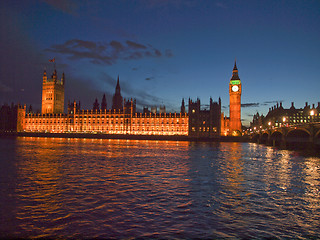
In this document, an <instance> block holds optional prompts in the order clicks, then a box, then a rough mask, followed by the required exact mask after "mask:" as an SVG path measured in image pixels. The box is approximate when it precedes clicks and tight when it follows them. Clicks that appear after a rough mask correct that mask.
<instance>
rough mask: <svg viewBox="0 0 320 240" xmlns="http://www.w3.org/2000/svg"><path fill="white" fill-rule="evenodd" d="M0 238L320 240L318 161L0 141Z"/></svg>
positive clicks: (173, 146) (289, 155)
mask: <svg viewBox="0 0 320 240" xmlns="http://www.w3.org/2000/svg"><path fill="white" fill-rule="evenodd" d="M0 156H1V160H0V162H1V165H0V187H1V193H0V203H1V210H0V211H1V212H0V219H1V222H0V236H1V238H8V237H9V238H20V237H24V238H26V237H27V238H34V237H35V238H80V239H88V238H107V239H110V238H111V239H128V238H129V239H135V238H139V239H149V238H152V239H159V238H161V239H186V238H187V239H194V238H201V239H208V238H211V239H216V238H223V239H229V238H230V239H243V238H256V239H261V238H275V239H290V238H298V239H309V238H320V233H319V225H320V191H319V189H320V158H318V157H304V156H302V155H300V154H299V153H296V152H294V151H287V150H278V149H276V148H272V147H267V146H264V145H258V144H254V143H195V142H187V141H181V142H178V141H141V140H107V139H67V138H66V139H63V138H37V137H16V138H14V137H12V138H0Z"/></svg>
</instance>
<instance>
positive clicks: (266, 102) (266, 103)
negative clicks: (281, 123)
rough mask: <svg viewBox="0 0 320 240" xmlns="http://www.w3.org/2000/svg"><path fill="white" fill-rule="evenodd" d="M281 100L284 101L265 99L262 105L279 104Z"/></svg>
mask: <svg viewBox="0 0 320 240" xmlns="http://www.w3.org/2000/svg"><path fill="white" fill-rule="evenodd" d="M279 102H284V101H283V100H273V101H265V102H263V103H261V105H262V106H268V105H271V104H272V105H273V104H277V103H279Z"/></svg>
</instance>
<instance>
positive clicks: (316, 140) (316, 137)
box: [314, 129, 320, 146]
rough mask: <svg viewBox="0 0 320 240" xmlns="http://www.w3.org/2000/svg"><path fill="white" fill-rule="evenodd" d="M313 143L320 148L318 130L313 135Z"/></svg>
mask: <svg viewBox="0 0 320 240" xmlns="http://www.w3.org/2000/svg"><path fill="white" fill-rule="evenodd" d="M314 143H315V144H317V145H319V146H320V129H318V131H316V133H315V135H314Z"/></svg>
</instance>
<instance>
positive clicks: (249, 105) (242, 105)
mask: <svg viewBox="0 0 320 240" xmlns="http://www.w3.org/2000/svg"><path fill="white" fill-rule="evenodd" d="M259 105H260V103H242V104H241V107H243V108H248V107H259Z"/></svg>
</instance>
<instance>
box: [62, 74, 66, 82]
mask: <svg viewBox="0 0 320 240" xmlns="http://www.w3.org/2000/svg"><path fill="white" fill-rule="evenodd" d="M65 82H66V79H65V76H64V73H62V78H61V85H64V84H65Z"/></svg>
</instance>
